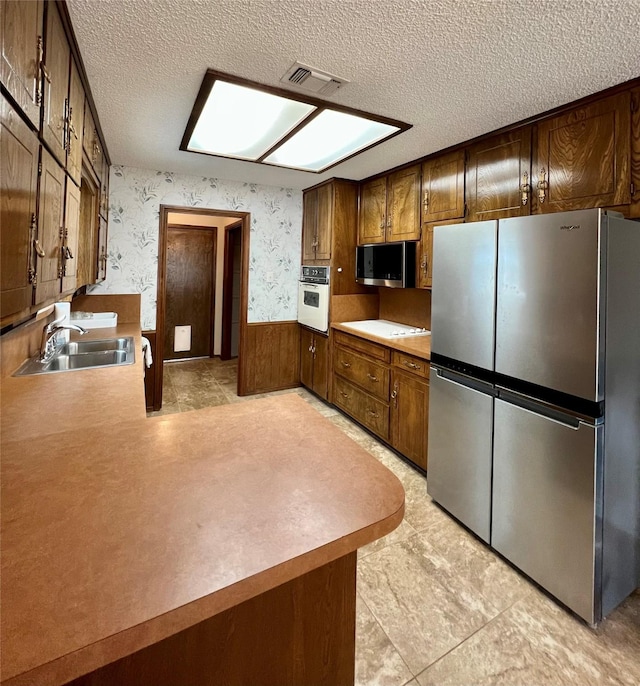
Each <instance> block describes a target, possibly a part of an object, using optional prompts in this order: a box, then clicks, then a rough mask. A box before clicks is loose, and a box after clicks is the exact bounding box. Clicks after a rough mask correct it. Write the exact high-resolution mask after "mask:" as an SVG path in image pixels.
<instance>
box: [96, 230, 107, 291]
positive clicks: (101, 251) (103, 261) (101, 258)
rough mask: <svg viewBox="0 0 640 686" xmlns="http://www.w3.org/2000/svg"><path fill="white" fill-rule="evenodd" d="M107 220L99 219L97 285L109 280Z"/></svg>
mask: <svg viewBox="0 0 640 686" xmlns="http://www.w3.org/2000/svg"><path fill="white" fill-rule="evenodd" d="M107 258H108V253H107V220H106V219H105V218H104V217H98V267H97V270H96V273H97V276H96V283H97V282H98V281H104V280H105V279H106V278H107Z"/></svg>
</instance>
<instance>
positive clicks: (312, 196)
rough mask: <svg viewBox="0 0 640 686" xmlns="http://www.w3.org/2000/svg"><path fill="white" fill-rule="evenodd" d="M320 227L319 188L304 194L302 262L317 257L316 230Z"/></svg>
mask: <svg viewBox="0 0 640 686" xmlns="http://www.w3.org/2000/svg"><path fill="white" fill-rule="evenodd" d="M317 227H318V189H317V188H314V189H313V190H310V191H306V192H305V193H304V195H303V196H302V264H310V263H312V262H314V261H315V259H316V231H317Z"/></svg>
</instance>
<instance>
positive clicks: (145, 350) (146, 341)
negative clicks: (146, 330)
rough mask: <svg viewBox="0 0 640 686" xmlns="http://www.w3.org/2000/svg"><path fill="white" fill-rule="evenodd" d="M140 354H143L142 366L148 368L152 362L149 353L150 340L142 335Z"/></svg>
mask: <svg viewBox="0 0 640 686" xmlns="http://www.w3.org/2000/svg"><path fill="white" fill-rule="evenodd" d="M142 354H143V355H144V366H145V367H146V368H147V369H148V368H149V367H150V366H151V365H152V364H153V356H152V355H151V341H150V340H149V339H148V338H145V337H144V336H142Z"/></svg>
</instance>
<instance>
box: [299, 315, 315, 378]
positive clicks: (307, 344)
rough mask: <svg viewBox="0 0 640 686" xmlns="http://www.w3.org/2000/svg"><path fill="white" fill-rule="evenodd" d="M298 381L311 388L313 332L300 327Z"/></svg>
mask: <svg viewBox="0 0 640 686" xmlns="http://www.w3.org/2000/svg"><path fill="white" fill-rule="evenodd" d="M300 383H301V384H302V385H303V386H306V387H307V388H313V333H312V332H311V331H309V329H305V328H304V327H303V326H301V327H300Z"/></svg>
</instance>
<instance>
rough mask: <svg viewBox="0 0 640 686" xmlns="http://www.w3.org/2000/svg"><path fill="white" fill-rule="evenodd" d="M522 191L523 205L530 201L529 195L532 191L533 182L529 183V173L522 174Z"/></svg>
mask: <svg viewBox="0 0 640 686" xmlns="http://www.w3.org/2000/svg"><path fill="white" fill-rule="evenodd" d="M520 193H521V199H522V205H523V206H524V205H526V204H527V203H528V202H529V195H530V193H531V184H530V183H529V174H528V173H527V172H524V174H523V175H522V183H521V184H520Z"/></svg>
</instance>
